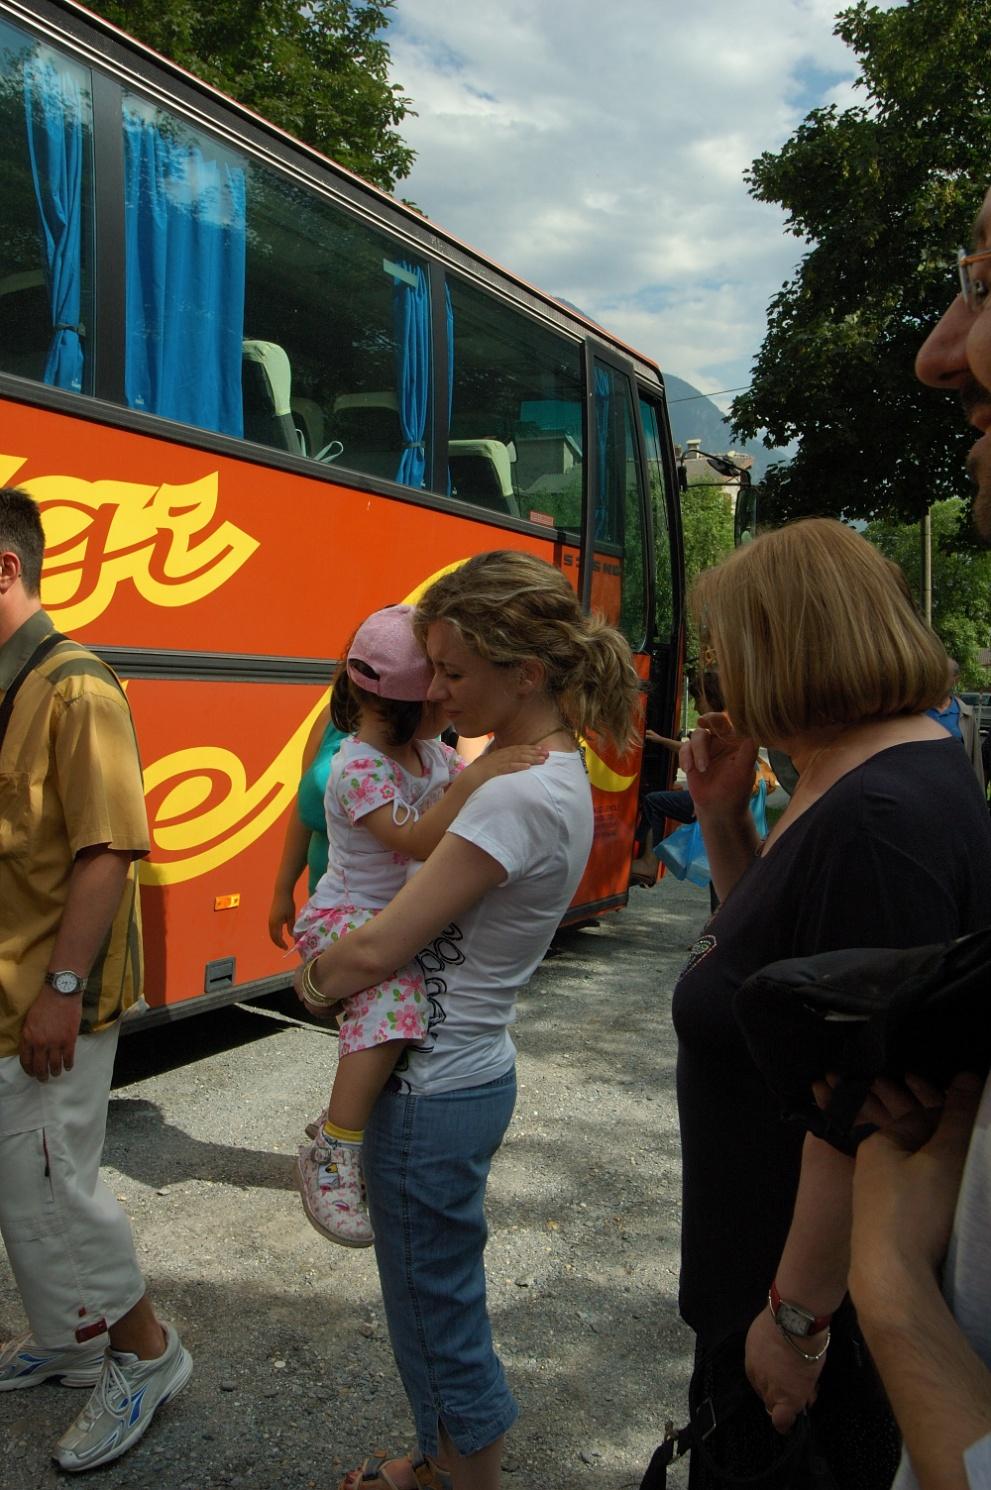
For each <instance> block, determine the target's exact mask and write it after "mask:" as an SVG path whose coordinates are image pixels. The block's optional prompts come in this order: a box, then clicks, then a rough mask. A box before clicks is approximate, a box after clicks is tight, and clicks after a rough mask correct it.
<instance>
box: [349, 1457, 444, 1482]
mask: <svg viewBox="0 0 991 1490" xmlns="http://www.w3.org/2000/svg"><path fill="white" fill-rule="evenodd" d="M403 1457H404V1456H403V1455H402V1454H400V1455H398V1456H396V1455H392V1456H390V1457H387V1456H385V1455H383V1454H370V1455H369V1456H368V1458H367V1459H366V1460H365V1462H364V1464H362V1466H361V1468H360V1469H352V1470H351V1472H350V1474H346V1475H345V1476H344V1478H343V1480H342V1481H341V1483H340V1485H339V1486H338V1487H337V1490H399V1486H398V1485H397V1484H396V1482H395V1480H394V1479H393V1478H392V1475H391V1474H389V1472H388V1470H387V1469H386V1467H385V1466H386V1465H387V1464H401V1463H402V1462H403ZM405 1457H406V1462H407V1464H408V1465H409V1467H410V1469H411V1470H412V1471H413V1476H414V1478H415V1480H416V1483H417V1487H418V1490H451V1476H450V1475H449V1474H448V1473H447V1471H446V1470H443V1469H438V1468H437V1466H436V1465H435V1464H431V1463H430V1462H429V1461H428V1460H426V1459H414V1458H412V1456H409V1455H407V1456H405ZM356 1476H357V1478H355V1477H356Z"/></svg>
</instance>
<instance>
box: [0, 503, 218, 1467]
mask: <svg viewBox="0 0 991 1490" xmlns="http://www.w3.org/2000/svg"><path fill="white" fill-rule="evenodd" d="M43 551H44V532H43V529H42V525H41V519H40V516H39V513H38V509H37V507H36V506H35V504H34V502H33V501H32V500H31V498H30V497H28V496H27V495H26V494H25V493H23V492H20V491H17V490H14V489H9V488H8V489H3V490H0V1234H2V1236H3V1241H4V1245H5V1247H6V1250H7V1256H8V1258H9V1261H10V1265H11V1268H12V1270H13V1273H14V1277H15V1279H16V1281H17V1285H18V1288H19V1290H20V1293H21V1298H22V1301H23V1304H24V1309H25V1313H26V1314H27V1317H28V1324H29V1327H30V1328H29V1332H28V1333H27V1334H26V1335H23V1336H21V1337H20V1338H19V1339H16V1340H12V1341H9V1342H8V1343H7V1345H5V1346H4V1347H3V1348H2V1349H0V1391H11V1390H16V1389H18V1388H21V1387H28V1386H33V1385H35V1383H37V1382H41V1381H46V1380H53V1379H55V1380H58V1381H60V1382H61V1383H62V1384H63V1385H66V1386H77V1387H82V1386H92V1387H93V1392H92V1395H91V1397H90V1398H89V1401H88V1402H87V1404H86V1406H84V1407H83V1409H82V1411H81V1412H80V1413H79V1414H78V1416H77V1417H76V1418H75V1420H74V1421H73V1423H72V1424H71V1425H70V1427H69V1428H68V1429H67V1430H66V1432H65V1433H64V1434H63V1435H62V1437H61V1438H60V1439H59V1442H58V1445H57V1446H56V1449H55V1457H56V1459H57V1460H58V1463H59V1464H60V1465H61V1467H62V1468H63V1469H68V1470H83V1469H90V1468H93V1467H95V1466H96V1465H98V1464H106V1463H108V1462H109V1461H110V1460H111V1459H116V1458H117V1457H118V1455H120V1454H122V1453H124V1451H125V1450H126V1449H128V1448H129V1447H130V1446H131V1445H132V1444H133V1443H135V1442H136V1441H137V1439H138V1438H140V1437H141V1435H142V1434H143V1433H144V1432H145V1430H146V1429H147V1427H148V1425H149V1423H150V1422H151V1419H152V1417H153V1415H154V1413H155V1411H156V1409H157V1408H158V1407H160V1406H161V1405H162V1404H163V1403H164V1402H166V1401H167V1400H168V1399H169V1398H170V1397H172V1396H174V1395H175V1393H176V1392H178V1391H179V1390H180V1389H181V1387H183V1386H184V1385H185V1383H186V1381H187V1380H188V1379H189V1375H190V1372H191V1370H192V1361H191V1359H190V1356H189V1354H188V1352H187V1351H186V1350H185V1349H184V1348H183V1346H182V1343H181V1341H180V1340H179V1337H178V1334H177V1333H176V1331H175V1330H174V1329H173V1328H172V1327H171V1326H170V1325H167V1324H163V1323H161V1322H160V1321H159V1320H158V1319H157V1318H156V1315H155V1312H154V1310H153V1308H152V1305H151V1302H150V1300H149V1299H148V1296H147V1294H146V1292H145V1285H144V1280H143V1279H142V1276H141V1273H140V1270H139V1268H138V1264H137V1260H136V1257H135V1254H134V1244H133V1240H132V1237H131V1228H130V1224H129V1222H128V1220H127V1217H126V1216H125V1215H124V1213H123V1211H122V1210H121V1209H120V1207H119V1206H118V1205H117V1203H116V1201H115V1200H114V1198H113V1196H112V1195H111V1194H110V1192H109V1191H108V1190H107V1188H106V1186H105V1185H104V1184H103V1182H102V1181H101V1179H100V1175H99V1168H100V1159H101V1155H102V1150H103V1140H104V1134H105V1130H106V1120H107V1105H108V1102H109V1097H110V1082H111V1078H112V1075H113V1064H114V1054H115V1051H116V1048H117V1037H118V1032H119V1021H120V1016H121V1014H122V1013H123V1012H124V1010H125V1009H126V1008H127V1007H128V1006H129V1005H130V1004H131V1003H132V1002H133V1001H134V999H135V997H136V996H137V994H138V993H139V992H140V986H141V928H140V919H139V905H138V889H137V872H136V865H137V860H138V859H140V858H141V857H142V856H143V855H144V854H145V853H147V851H148V825H147V819H146V815H145V806H144V793H143V785H142V777H141V763H140V760H139V758H138V750H137V742H136V740H135V736H134V726H133V723H132V720H131V713H130V709H129V708H128V704H127V700H126V698H125V697H124V693H123V690H122V689H121V686H120V684H119V683H118V681H117V679H116V677H115V676H114V674H113V672H112V671H111V670H110V669H109V668H108V667H107V666H106V665H105V664H104V663H102V662H101V661H100V660H99V658H97V657H95V656H94V654H93V653H92V652H89V651H87V649H86V648H85V647H82V646H79V645H78V644H77V643H75V642H73V641H69V640H67V639H66V638H63V637H58V636H57V634H56V633H55V632H54V630H53V627H52V623H51V620H50V619H49V617H48V616H47V615H46V613H45V612H44V611H43V610H42V608H41V600H40V595H39V589H40V579H41V563H42V555H43Z"/></svg>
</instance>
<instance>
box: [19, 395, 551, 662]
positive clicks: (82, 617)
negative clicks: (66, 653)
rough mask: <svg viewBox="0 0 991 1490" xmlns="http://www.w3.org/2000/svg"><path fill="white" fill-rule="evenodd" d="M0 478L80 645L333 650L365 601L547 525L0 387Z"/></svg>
mask: <svg viewBox="0 0 991 1490" xmlns="http://www.w3.org/2000/svg"><path fill="white" fill-rule="evenodd" d="M0 481H2V482H3V483H4V484H5V485H18V486H22V487H23V488H24V490H25V491H27V492H29V493H30V495H31V496H32V497H34V498H35V500H36V501H37V502H38V503H39V504H40V506H41V509H42V517H43V520H44V523H45V532H46V537H47V540H48V547H47V557H46V564H45V574H44V581H43V588H42V600H43V602H44V605H45V608H46V609H47V610H48V612H49V614H50V615H51V616H52V619H53V620H54V622H55V624H56V626H58V627H59V629H60V630H63V631H67V632H71V633H73V634H75V635H77V636H78V637H79V639H80V640H81V641H84V642H86V644H87V645H89V646H96V647H99V646H106V647H120V646H131V647H149V648H170V649H188V650H192V651H206V652H227V653H230V652H247V653H255V654H265V655H270V656H297V657H330V656H336V655H337V654H338V652H339V651H340V649H341V647H342V646H343V643H344V641H345V640H346V638H347V637H348V635H349V633H350V632H351V631H352V630H353V629H354V627H355V626H356V625H357V624H358V622H359V621H361V620H362V619H363V618H364V617H365V616H366V615H367V614H368V613H369V611H371V610H374V609H375V608H376V607H377V606H380V605H385V604H389V603H393V602H398V601H401V600H408V599H411V598H415V595H416V594H417V593H419V591H420V590H421V589H422V588H423V587H424V586H425V585H426V584H427V583H429V581H430V580H431V579H432V578H433V577H434V576H435V575H436V574H437V572H438V571H439V570H441V569H443V568H445V567H446V566H448V565H451V564H454V563H457V562H458V561H459V560H463V559H466V558H468V557H469V556H470V555H471V554H473V553H478V552H481V551H483V550H485V549H488V548H503V547H507V546H510V547H513V548H521V549H526V550H527V551H529V552H530V553H535V554H539V555H540V556H541V557H543V558H547V559H551V558H552V556H553V549H554V543H553V535H551V536H549V537H548V538H547V539H543V538H541V537H538V536H535V535H532V534H525V533H511V532H509V531H507V530H506V529H504V528H493V527H491V526H490V525H489V524H488V523H486V521H485V516H484V513H482V512H480V513H479V516H478V518H477V519H473V518H469V517H459V516H455V515H453V514H451V513H444V512H438V511H435V510H431V509H430V508H429V507H424V506H420V505H417V504H413V503H410V502H404V501H403V500H402V499H401V498H391V497H385V496H381V495H377V494H375V493H372V492H364V491H361V490H356V489H354V488H351V487H344V486H338V485H336V484H333V483H330V482H327V481H322V480H320V479H319V478H314V477H308V476H304V475H301V474H299V473H296V472H293V471H286V470H278V469H274V468H272V467H267V466H260V465H254V464H252V463H251V462H250V461H249V460H248V459H243V460H239V459H235V458H232V457H230V456H226V455H220V454H217V453H214V452H211V451H209V450H202V449H197V448H195V447H193V446H188V445H184V444H180V443H178V442H177V441H173V440H164V439H157V438H153V437H151V436H148V435H143V434H135V433H132V432H130V431H125V430H120V429H115V428H113V427H110V426H107V425H102V424H98V423H96V422H95V421H93V420H91V419H75V418H72V417H71V416H68V415H64V414H58V413H53V412H51V411H46V410H42V409H38V408H34V407H32V406H30V405H27V404H19V403H11V402H6V401H2V402H0Z"/></svg>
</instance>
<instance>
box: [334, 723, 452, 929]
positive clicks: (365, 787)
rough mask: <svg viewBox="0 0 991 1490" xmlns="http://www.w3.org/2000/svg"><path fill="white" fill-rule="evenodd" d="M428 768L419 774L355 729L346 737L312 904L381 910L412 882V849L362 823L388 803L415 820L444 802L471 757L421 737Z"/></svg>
mask: <svg viewBox="0 0 991 1490" xmlns="http://www.w3.org/2000/svg"><path fill="white" fill-rule="evenodd" d="M414 744H415V746H416V751H417V754H418V755H419V757H420V761H421V764H422V766H423V774H422V775H421V776H413V775H411V774H410V772H409V771H406V770H404V769H403V767H402V766H400V765H399V764H398V762H397V761H394V760H393V759H392V757H391V756H389V755H385V754H384V753H383V752H382V751H381V750H374V749H373V748H372V747H371V746H370V745H366V744H365V742H364V741H363V740H356V739H355V738H354V736H353V735H349V736H348V738H347V739H346V740H342V741H341V746H340V749H339V750H338V752H337V754H336V755H335V756H334V759H333V761H332V763H331V767H330V775H329V776H328V778H327V791H326V795H325V796H324V807H325V808H326V812H327V838H328V840H329V843H330V856H329V859H328V863H327V872H326V873H325V874H323V875H322V876H321V877H320V880H319V881H318V883H317V886H316V889H315V890H314V891H313V894H312V895H311V896H310V899H309V902H308V903H309V905H310V906H311V907H312V906H315V907H319V908H321V909H329V908H331V907H333V906H339V905H354V906H364V907H366V908H368V909H370V910H381V909H382V908H383V906H386V905H388V904H389V901H390V900H391V899H392V898H393V896H394V895H396V894H398V892H399V891H400V890H401V889H402V887H403V885H404V884H405V883H406V871H407V868H408V866H409V864H410V862H411V861H410V858H409V856H408V854H399V853H395V852H394V851H393V850H392V849H389V848H385V847H384V845H383V844H381V843H379V841H378V839H377V838H376V837H375V835H374V834H373V833H370V832H369V831H368V829H367V828H365V827H362V823H361V819H362V818H363V817H367V815H368V814H369V813H370V812H374V811H375V810H376V808H378V807H382V806H384V805H386V804H390V803H391V805H392V816H393V820H394V821H395V822H397V823H404V822H406V821H407V820H408V819H409V818H413V819H416V818H418V817H419V816H420V814H421V813H422V812H425V811H426V809H427V808H428V807H432V806H433V805H434V803H435V802H439V801H440V798H441V795H442V793H443V792H444V790H445V789H446V788H447V787H448V786H450V784H451V782H452V781H453V780H454V778H455V776H457V775H458V773H459V772H460V771H462V770H464V761H462V759H461V757H460V756H459V755H458V754H457V752H456V751H454V750H452V749H451V748H450V746H449V745H444V744H442V743H441V741H440V740H416V741H414Z"/></svg>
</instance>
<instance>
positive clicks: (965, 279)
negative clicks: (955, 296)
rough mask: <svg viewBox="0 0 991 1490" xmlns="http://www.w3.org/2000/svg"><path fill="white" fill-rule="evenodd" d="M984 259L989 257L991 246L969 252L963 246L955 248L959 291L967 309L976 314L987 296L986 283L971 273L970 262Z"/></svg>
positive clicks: (974, 262) (990, 255)
mask: <svg viewBox="0 0 991 1490" xmlns="http://www.w3.org/2000/svg"><path fill="white" fill-rule="evenodd" d="M985 259H991V248H982V249H980V250H979V251H978V252H977V253H973V254H969V253H968V252H967V250H966V249H965V248H958V249H957V273H958V274H959V275H960V293H961V295H962V296H963V298H964V302H965V304H966V306H967V309H968V310H969V311H973V312H974V314H975V315H976V314H977V312H978V311H979V310H980V309H981V307H982V306H983V304H984V301H985V299H986V298H987V293H988V288H989V287H988V285H987V284H986V283H985V282H984V280H983V279H980V278H978V276H976V275H975V274H973V273H971V265H972V264H981V263H983V262H984V261H985Z"/></svg>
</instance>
